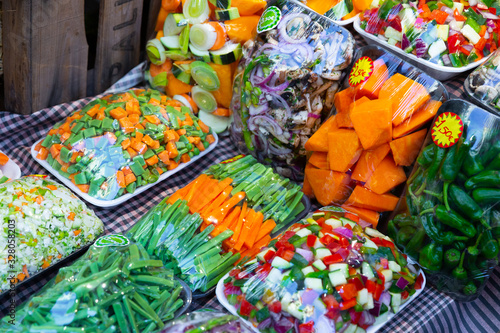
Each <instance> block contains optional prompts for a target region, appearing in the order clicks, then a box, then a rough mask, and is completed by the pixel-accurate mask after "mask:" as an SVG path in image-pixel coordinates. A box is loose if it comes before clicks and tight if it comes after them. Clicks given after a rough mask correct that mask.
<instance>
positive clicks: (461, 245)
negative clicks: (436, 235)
mask: <svg viewBox="0 0 500 333" xmlns="http://www.w3.org/2000/svg"><path fill="white" fill-rule="evenodd" d="M451 246H453V248H454V249H457V250H458V251H463V250H465V248H466V247H467V245H466V244H465V242H464V241H458V242H454V243H453V244H451Z"/></svg>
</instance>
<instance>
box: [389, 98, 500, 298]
mask: <svg viewBox="0 0 500 333" xmlns="http://www.w3.org/2000/svg"><path fill="white" fill-rule="evenodd" d="M499 120H500V119H499V118H498V117H496V116H494V115H492V114H490V113H488V112H486V111H484V110H482V109H480V108H478V107H476V106H474V105H472V104H470V103H467V102H465V101H461V100H451V101H448V102H446V103H444V104H443V106H442V107H441V108H440V109H439V111H438V116H437V118H436V120H435V122H434V124H433V132H432V134H430V135H429V136H428V138H427V140H426V144H425V145H424V148H423V149H422V151H421V153H420V155H419V157H418V159H417V165H416V166H415V168H414V171H413V173H412V175H411V176H410V178H409V179H408V182H407V183H408V186H407V194H406V202H404V203H406V205H401V207H400V208H399V209H398V211H397V213H398V215H396V216H395V217H394V219H393V220H392V221H390V222H389V225H388V234H389V235H391V236H392V237H395V239H396V242H397V245H398V246H399V247H400V248H401V249H403V250H404V252H405V253H406V254H407V255H408V256H409V257H410V258H412V259H413V260H414V261H416V262H418V263H419V265H420V266H421V267H423V268H424V269H425V270H426V272H428V274H427V275H428V279H429V281H430V283H432V284H433V285H434V286H435V287H436V288H437V289H438V290H441V291H443V292H445V293H446V294H448V295H450V296H451V297H453V298H455V299H457V300H462V301H471V300H473V299H475V298H477V297H478V296H479V294H480V293H481V291H482V289H483V288H484V285H485V283H486V280H487V279H488V276H489V274H490V272H491V270H492V269H493V267H494V266H495V265H496V264H497V263H498V241H497V239H498V238H499V237H500V213H499V211H498V208H499V206H498V203H499V202H500V200H499V199H500V197H499V196H498V195H499V194H500V190H498V186H499V184H500V183H499V178H498V172H499V170H500V159H499V156H500V155H499V154H500V144H499V140H498V139H499V138H500V125H499V124H500V122H499ZM432 138H434V140H433V139H432Z"/></svg>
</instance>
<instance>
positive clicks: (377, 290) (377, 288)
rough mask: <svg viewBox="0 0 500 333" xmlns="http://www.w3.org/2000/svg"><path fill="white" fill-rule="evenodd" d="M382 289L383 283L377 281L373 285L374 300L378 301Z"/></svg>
mask: <svg viewBox="0 0 500 333" xmlns="http://www.w3.org/2000/svg"><path fill="white" fill-rule="evenodd" d="M383 291H384V285H383V284H378V283H377V284H376V286H375V292H374V293H373V299H374V300H375V301H378V300H379V299H380V295H382V292H383Z"/></svg>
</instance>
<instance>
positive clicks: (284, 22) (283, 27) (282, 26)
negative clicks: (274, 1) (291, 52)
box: [278, 13, 311, 44]
mask: <svg viewBox="0 0 500 333" xmlns="http://www.w3.org/2000/svg"><path fill="white" fill-rule="evenodd" d="M296 18H301V19H302V20H303V21H304V22H305V24H306V25H309V23H311V18H310V17H309V16H307V15H306V14H301V13H296V14H291V15H288V16H285V17H284V18H282V19H281V22H280V23H279V24H278V33H279V35H280V37H281V38H282V39H283V40H284V41H286V42H288V43H293V44H295V43H304V42H305V41H306V40H307V39H306V36H302V37H301V38H300V39H295V38H292V37H290V35H288V31H287V28H288V23H290V22H291V21H292V20H294V19H296Z"/></svg>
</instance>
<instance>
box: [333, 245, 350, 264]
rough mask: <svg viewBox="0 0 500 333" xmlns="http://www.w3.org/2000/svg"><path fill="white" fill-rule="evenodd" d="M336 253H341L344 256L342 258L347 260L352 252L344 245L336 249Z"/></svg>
mask: <svg viewBox="0 0 500 333" xmlns="http://www.w3.org/2000/svg"><path fill="white" fill-rule="evenodd" d="M332 252H333V251H332ZM335 253H338V254H340V256H341V257H342V259H343V260H344V261H345V260H346V258H347V257H348V256H349V253H351V252H350V251H349V250H348V249H346V248H344V247H341V248H339V249H338V250H337V251H335Z"/></svg>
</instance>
